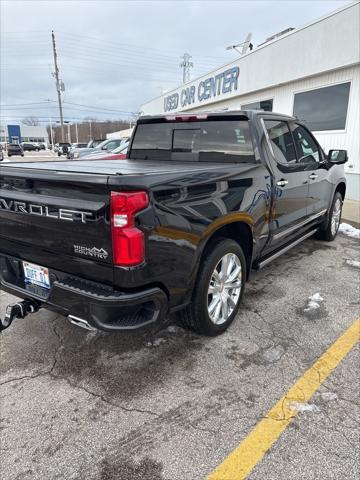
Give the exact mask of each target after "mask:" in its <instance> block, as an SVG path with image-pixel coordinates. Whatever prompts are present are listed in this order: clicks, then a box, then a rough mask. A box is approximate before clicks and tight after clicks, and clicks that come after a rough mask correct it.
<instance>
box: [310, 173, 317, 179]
mask: <svg viewBox="0 0 360 480" xmlns="http://www.w3.org/2000/svg"><path fill="white" fill-rule="evenodd" d="M317 177H318V175H317V174H316V173H312V174H311V175H309V178H311V180H315V178H317Z"/></svg>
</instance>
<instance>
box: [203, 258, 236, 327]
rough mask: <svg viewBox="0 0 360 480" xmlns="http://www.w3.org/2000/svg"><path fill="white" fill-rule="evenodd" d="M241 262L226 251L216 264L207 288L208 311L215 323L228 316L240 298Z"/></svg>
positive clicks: (218, 323)
mask: <svg viewBox="0 0 360 480" xmlns="http://www.w3.org/2000/svg"><path fill="white" fill-rule="evenodd" d="M241 276H242V271H241V262H240V259H239V257H238V256H237V255H236V254H234V253H227V254H226V255H224V256H223V257H222V258H221V260H220V261H219V262H218V264H217V265H216V267H215V269H214V271H213V273H212V275H211V279H210V283H209V288H208V313H209V317H210V319H211V321H212V322H213V323H214V324H215V325H222V324H223V323H225V322H226V321H227V319H228V318H229V317H230V315H231V314H232V312H233V311H234V309H235V308H236V305H237V303H238V301H239V298H240V293H241V288H242V283H241Z"/></svg>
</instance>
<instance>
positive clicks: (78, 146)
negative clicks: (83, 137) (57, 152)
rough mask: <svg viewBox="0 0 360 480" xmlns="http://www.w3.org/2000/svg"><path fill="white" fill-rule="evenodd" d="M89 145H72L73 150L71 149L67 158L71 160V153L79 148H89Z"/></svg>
mask: <svg viewBox="0 0 360 480" xmlns="http://www.w3.org/2000/svg"><path fill="white" fill-rule="evenodd" d="M87 146H88V144H87V143H72V144H71V148H70V149H69V151H68V153H67V158H71V156H70V155H71V152H73V151H74V150H76V149H77V148H79V149H81V148H87Z"/></svg>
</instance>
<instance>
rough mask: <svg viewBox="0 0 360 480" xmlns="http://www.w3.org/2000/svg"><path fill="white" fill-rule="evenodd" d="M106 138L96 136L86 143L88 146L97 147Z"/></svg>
mask: <svg viewBox="0 0 360 480" xmlns="http://www.w3.org/2000/svg"><path fill="white" fill-rule="evenodd" d="M105 140H106V138H94V139H92V140H90V141H89V143H88V144H87V145H86V147H87V148H96V147H97V146H98V145H100V143H102V142H104V141H105Z"/></svg>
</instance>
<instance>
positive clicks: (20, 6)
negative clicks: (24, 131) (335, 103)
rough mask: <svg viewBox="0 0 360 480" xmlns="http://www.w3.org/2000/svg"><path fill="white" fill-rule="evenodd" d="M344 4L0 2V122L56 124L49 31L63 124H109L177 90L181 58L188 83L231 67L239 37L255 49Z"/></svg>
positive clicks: (167, 0)
mask: <svg viewBox="0 0 360 480" xmlns="http://www.w3.org/2000/svg"><path fill="white" fill-rule="evenodd" d="M347 3H349V1H348V0H347V1H340V0H332V1H327V0H321V1H313V0H311V1H310V0H308V1H307V0H301V1H295V0H293V1H286V0H282V1H270V0H267V1H256V0H253V1H240V0H238V1H209V0H207V1H184V0H183V1H171V0H163V1H156V2H154V1H145V2H144V1H120V0H118V1H106V0H102V1H99V0H97V1H85V0H82V1H76V0H72V1H64V0H62V1H51V0H47V1H31V0H26V1H14V0H12V1H6V0H2V1H1V3H0V9H1V12H0V13H1V15H0V21H1V57H0V61H1V85H0V104H1V117H0V121H1V123H5V122H8V121H19V120H20V119H21V118H23V117H24V116H29V115H35V116H37V117H39V119H41V120H42V121H43V122H48V118H49V116H52V117H53V118H56V117H58V109H57V103H56V99H57V97H56V90H55V83H54V79H53V77H52V76H51V73H52V72H53V70H54V67H53V56H52V47H51V30H52V29H53V30H54V32H55V36H56V42H57V51H58V63H59V69H60V76H61V79H62V80H63V81H64V83H65V88H66V91H65V94H64V117H65V119H68V120H75V119H79V120H80V119H82V118H85V117H92V118H98V119H111V118H113V119H115V118H116V119H118V118H128V117H129V116H130V115H131V112H137V111H138V110H139V107H140V105H141V104H142V103H144V102H146V101H148V100H150V99H151V98H153V97H155V96H158V95H160V94H161V93H162V92H163V91H166V90H169V89H171V88H175V87H176V86H178V85H179V84H180V83H181V79H182V73H181V69H180V67H179V63H180V61H181V60H180V56H181V55H182V54H183V53H184V52H189V53H190V54H191V55H192V57H193V59H192V60H193V62H194V68H193V69H192V72H191V78H196V77H197V76H198V75H200V74H202V73H206V72H207V71H209V70H210V69H212V68H214V67H218V66H220V65H221V64H223V63H226V62H228V61H232V60H233V59H235V58H236V52H235V51H226V50H225V47H226V46H228V45H232V44H235V43H240V42H241V41H243V40H244V39H245V37H246V35H247V34H248V33H249V32H252V34H253V39H252V43H253V44H254V45H255V46H256V45H258V44H259V43H261V42H263V41H264V40H265V38H267V37H269V36H270V35H272V34H274V33H277V32H279V31H281V30H284V29H285V28H288V27H300V26H302V25H304V24H306V23H308V22H310V21H312V20H315V19H316V18H319V17H321V16H322V15H325V14H327V13H329V12H331V11H332V10H335V9H337V8H339V7H341V6H343V5H345V4H347ZM49 100H50V101H49ZM29 103H30V104H31V103H33V105H28V104H29ZM19 104H27V105H19ZM74 104H76V105H74Z"/></svg>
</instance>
